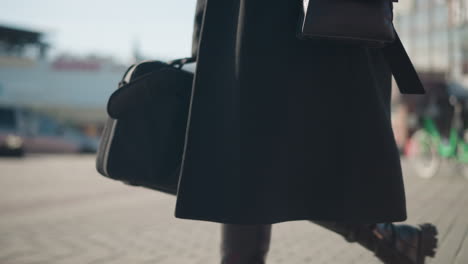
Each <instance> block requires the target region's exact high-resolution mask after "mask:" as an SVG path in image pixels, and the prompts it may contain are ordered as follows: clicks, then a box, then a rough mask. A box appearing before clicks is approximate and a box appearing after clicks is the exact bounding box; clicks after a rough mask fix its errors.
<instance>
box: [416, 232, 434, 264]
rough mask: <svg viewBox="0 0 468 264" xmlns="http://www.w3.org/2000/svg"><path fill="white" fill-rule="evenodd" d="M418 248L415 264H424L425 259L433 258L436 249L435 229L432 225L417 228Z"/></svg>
mask: <svg viewBox="0 0 468 264" xmlns="http://www.w3.org/2000/svg"><path fill="white" fill-rule="evenodd" d="M419 228H420V229H421V230H420V231H419V247H418V258H417V262H416V264H424V263H425V259H426V257H431V258H433V257H434V256H435V254H436V248H437V233H438V232H437V228H436V227H435V226H434V225H432V224H422V225H420V226H419Z"/></svg>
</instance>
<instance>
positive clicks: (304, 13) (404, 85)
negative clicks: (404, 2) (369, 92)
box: [296, 0, 425, 94]
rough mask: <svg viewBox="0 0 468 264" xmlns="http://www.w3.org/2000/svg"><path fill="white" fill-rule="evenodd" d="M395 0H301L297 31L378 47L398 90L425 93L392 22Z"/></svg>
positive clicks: (307, 36)
mask: <svg viewBox="0 0 468 264" xmlns="http://www.w3.org/2000/svg"><path fill="white" fill-rule="evenodd" d="M394 2H398V0H302V2H301V3H302V6H301V14H300V17H299V22H298V28H297V32H296V35H297V37H298V38H299V39H301V40H314V39H316V40H320V41H333V42H335V43H340V44H345V45H356V46H360V47H364V48H381V49H382V54H383V55H384V57H385V59H386V61H387V63H388V65H389V67H390V69H391V71H392V74H393V76H394V77H395V81H396V83H397V85H398V88H399V89H400V92H401V93H403V94H424V93H425V90H424V86H423V84H422V82H421V80H420V78H419V76H418V74H417V72H416V69H415V68H414V66H413V64H412V62H411V59H410V58H409V56H408V54H407V53H406V50H405V48H404V46H403V44H402V42H401V40H400V38H399V37H398V34H397V32H396V31H395V27H394V25H393V3H394Z"/></svg>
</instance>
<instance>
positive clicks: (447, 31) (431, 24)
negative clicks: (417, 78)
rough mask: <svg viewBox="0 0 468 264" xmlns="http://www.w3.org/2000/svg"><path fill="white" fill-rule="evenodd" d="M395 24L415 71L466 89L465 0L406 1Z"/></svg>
mask: <svg viewBox="0 0 468 264" xmlns="http://www.w3.org/2000/svg"><path fill="white" fill-rule="evenodd" d="M395 6H397V7H398V9H397V12H396V17H395V24H396V27H397V28H398V32H399V35H400V37H401V39H402V41H403V43H404V45H405V47H406V49H407V51H408V53H409V55H410V57H411V59H412V61H413V63H414V65H415V66H416V68H417V70H418V72H419V73H420V74H421V76H422V77H423V78H424V79H425V80H423V81H426V80H427V78H431V79H434V78H435V79H442V80H444V81H445V82H449V83H457V84H458V85H462V86H464V87H465V88H467V89H468V1H467V0H405V1H400V3H396V4H395Z"/></svg>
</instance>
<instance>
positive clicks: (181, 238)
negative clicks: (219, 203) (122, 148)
mask: <svg viewBox="0 0 468 264" xmlns="http://www.w3.org/2000/svg"><path fill="white" fill-rule="evenodd" d="M405 167H407V166H405ZM447 175H451V176H450V177H449V176H447ZM405 177H406V178H405V184H406V188H407V199H408V210H409V220H408V221H407V222H408V223H411V224H416V223H421V222H433V223H435V224H436V225H437V226H438V228H439V232H440V235H439V245H440V250H439V251H438V254H437V256H436V258H435V259H431V260H430V261H428V263H434V264H435V263H440V264H450V263H456V264H467V263H468V180H466V179H464V178H462V177H456V176H453V175H452V174H451V172H450V171H447V172H445V173H444V175H442V176H441V177H438V178H434V179H430V180H422V179H418V178H417V177H415V176H413V175H412V173H411V172H410V171H407V173H406V176H405ZM174 206H175V197H173V196H170V195H166V194H161V193H158V192H154V191H151V190H146V189H143V188H139V187H132V186H126V185H124V184H122V183H119V182H116V181H113V180H109V179H106V178H104V177H102V176H100V175H98V174H97V173H96V172H95V169H94V156H74V155H70V156H54V155H43V156H30V157H26V158H25V159H8V158H2V159H0V264H40V263H44V264H55V263H57V264H75V263H80V264H83V263H89V264H106V263H112V264H119V263H125V264H128V263H131V264H146V263H148V264H149V263H156V264H186V263H187V264H188V263H191V264H209V263H213V264H215V263H219V241H220V225H219V224H215V223H210V222H202V221H191V220H182V219H177V218H175V217H174V216H173V215H174ZM280 263H288V264H296V263H297V264H302V263H304V264H307V263H310V264H312V263H314V264H315V263H317V264H320V263H322V264H325V263H330V264H350V263H359V264H365V263H379V262H378V260H377V259H376V258H375V257H373V255H372V254H371V253H370V252H367V251H365V250H364V249H362V248H361V247H360V246H358V245H357V244H349V243H346V242H345V240H344V239H343V238H341V237H339V236H338V235H336V234H333V233H331V232H328V231H326V230H324V229H321V228H320V227H318V226H316V225H314V224H312V223H310V222H307V221H293V222H286V223H280V224H275V225H274V226H273V234H272V244H271V248H270V253H269V256H268V264H280Z"/></svg>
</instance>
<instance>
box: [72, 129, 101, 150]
mask: <svg viewBox="0 0 468 264" xmlns="http://www.w3.org/2000/svg"><path fill="white" fill-rule="evenodd" d="M64 137H65V138H66V139H68V140H70V141H72V142H75V143H76V144H78V146H79V148H78V152H79V153H96V152H97V150H98V147H99V138H97V137H90V136H88V135H86V134H84V133H83V132H81V131H79V130H78V129H76V128H72V127H68V128H66V129H65V130H64Z"/></svg>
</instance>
